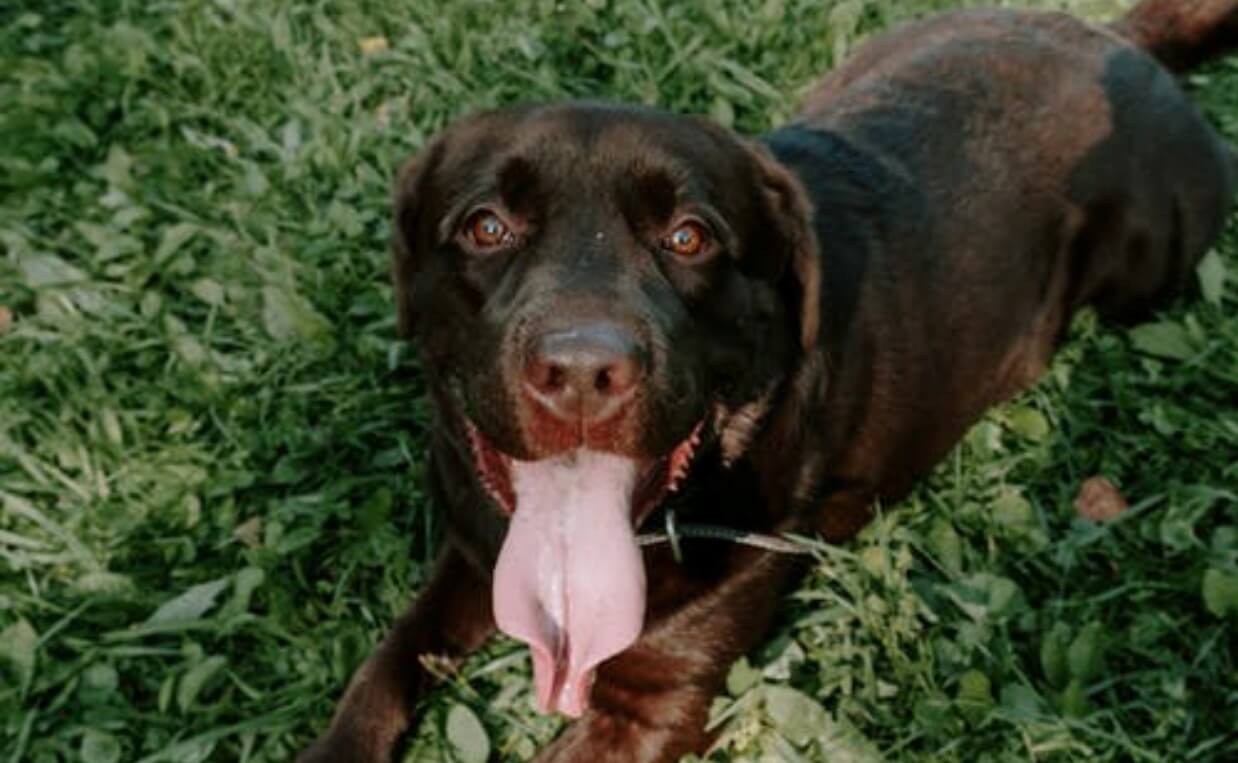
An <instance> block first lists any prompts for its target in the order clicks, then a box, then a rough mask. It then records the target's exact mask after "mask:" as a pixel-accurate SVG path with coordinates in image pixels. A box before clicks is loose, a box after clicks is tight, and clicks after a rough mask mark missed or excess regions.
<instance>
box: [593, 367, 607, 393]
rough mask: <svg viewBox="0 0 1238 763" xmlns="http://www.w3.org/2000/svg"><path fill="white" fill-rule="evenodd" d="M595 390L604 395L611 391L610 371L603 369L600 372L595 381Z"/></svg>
mask: <svg viewBox="0 0 1238 763" xmlns="http://www.w3.org/2000/svg"><path fill="white" fill-rule="evenodd" d="M593 388H594V389H595V390H597V391H598V392H602V393H605V392H606V391H607V390H609V389H610V369H607V368H603V369H602V370H601V371H598V375H597V378H596V379H594V380H593Z"/></svg>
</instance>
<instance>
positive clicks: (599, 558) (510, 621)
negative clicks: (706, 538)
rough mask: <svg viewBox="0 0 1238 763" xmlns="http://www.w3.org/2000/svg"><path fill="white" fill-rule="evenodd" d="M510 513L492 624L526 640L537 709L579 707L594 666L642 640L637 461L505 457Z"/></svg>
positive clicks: (583, 454) (582, 455)
mask: <svg viewBox="0 0 1238 763" xmlns="http://www.w3.org/2000/svg"><path fill="white" fill-rule="evenodd" d="M511 476H512V486H513V488H515V493H516V511H515V513H514V514H513V515H512V520H511V524H510V526H509V527H508V530H507V538H506V539H505V540H504V541H503V548H502V550H501V551H500V552H499V561H498V564H497V565H496V566H495V569H494V617H495V621H496V622H497V623H498V626H499V628H500V629H501V630H502V631H503V632H504V633H507V634H508V635H510V636H512V637H514V638H517V639H520V640H521V641H524V642H526V643H527V644H528V645H529V648H530V650H531V651H532V653H533V680H534V683H535V685H536V688H537V700H538V705H539V706H540V708H541V710H542V712H553V711H555V710H557V711H559V712H561V713H563V714H565V715H569V716H572V717H576V716H579V715H580V714H581V713H583V712H584V711H585V708H586V707H587V706H588V702H589V690H590V688H591V687H592V682H593V673H594V668H595V667H596V666H597V665H598V663H600V662H602V661H603V660H605V659H606V658H608V657H610V656H612V655H615V654H618V653H619V652H621V651H623V650H624V649H626V648H627V647H628V646H630V645H631V644H632V642H634V641H636V639H637V637H639V636H640V632H641V627H642V625H643V624H644V618H645V566H644V563H643V562H642V560H641V554H640V549H639V548H638V547H637V545H636V536H635V533H634V531H633V529H632V491H633V488H634V486H635V483H636V463H635V462H634V461H632V460H631V459H627V458H621V457H619V456H613V455H608V454H603V453H591V452H588V451H577V452H575V453H573V454H570V455H569V456H562V457H557V458H553V459H547V460H544V461H533V462H529V461H523V462H522V461H515V460H513V461H512V462H511Z"/></svg>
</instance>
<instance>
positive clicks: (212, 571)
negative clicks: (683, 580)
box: [0, 0, 1238, 763]
mask: <svg viewBox="0 0 1238 763" xmlns="http://www.w3.org/2000/svg"><path fill="white" fill-rule="evenodd" d="M954 4H955V3H948V2H941V1H940V0H935V1H931V0H910V1H907V2H905V1H904V0H846V1H843V2H832V1H831V0H764V1H763V2H741V1H740V0H728V1H727V2H715V1H714V0H630V1H629V0H587V1H582V2H575V1H573V2H561V1H558V0H508V2H502V3H500V2H484V1H483V0H451V2H446V1H445V0H348V1H344V0H308V1H305V2H301V1H300V0H149V1H145V0H6V2H5V3H4V4H3V6H2V7H0V762H7V761H12V762H13V763H16V761H36V762H37V763H51V762H52V761H78V760H80V761H84V762H85V763H115V762H116V761H144V762H147V763H153V762H154V761H208V760H209V761H252V762H254V763H258V762H260V761H283V760H289V759H290V758H291V756H292V755H293V754H294V753H295V751H296V750H298V749H299V748H300V747H302V746H303V745H304V744H305V743H306V742H308V740H309V739H310V738H311V737H312V736H313V735H314V734H315V732H316V731H317V730H320V729H321V728H322V727H323V726H324V724H325V723H326V721H327V719H328V717H329V713H330V711H331V708H332V706H333V703H334V701H335V700H336V699H338V697H339V695H340V693H341V692H342V689H343V687H344V685H345V683H346V681H347V679H348V677H349V675H350V674H351V672H352V670H353V669H354V668H355V667H356V666H357V664H358V663H359V661H360V660H361V659H363V658H364V656H365V655H366V654H367V653H368V652H369V650H370V649H371V648H372V646H373V645H374V643H375V642H376V640H377V639H379V638H380V637H381V636H382V634H383V633H384V632H385V630H386V629H387V627H388V625H389V624H390V623H391V621H392V620H393V618H394V617H395V616H397V614H398V613H400V612H401V611H402V610H403V609H404V607H405V606H406V604H407V603H408V601H409V600H410V598H411V597H412V596H413V595H414V594H415V592H416V590H417V588H418V586H419V585H420V583H421V581H422V580H423V578H424V575H425V573H426V570H427V565H428V561H429V560H430V559H431V558H432V557H433V553H434V543H435V537H436V523H435V519H434V516H433V514H432V512H431V511H430V507H429V506H428V504H427V499H426V497H425V494H424V493H423V480H422V470H423V468H424V457H425V456H424V449H423V442H424V439H425V435H426V427H427V422H428V413H427V409H426V402H425V401H424V399H423V398H422V397H421V392H422V386H421V382H420V376H419V371H418V367H417V361H416V353H415V351H413V350H412V349H410V348H408V347H406V346H404V345H402V344H401V343H400V342H398V341H397V339H396V337H395V323H394V310H393V308H392V299H391V289H390V287H389V285H388V282H387V260H388V255H387V240H388V236H389V224H388V217H389V214H390V206H389V199H388V189H389V185H390V181H391V178H392V176H393V172H394V170H395V168H396V167H397V166H398V165H399V163H400V162H401V161H402V160H403V159H404V158H406V157H407V156H409V155H411V154H413V153H415V152H416V151H417V150H418V149H419V148H420V147H421V146H422V145H424V143H425V141H426V140H427V138H428V136H430V135H432V134H433V133H434V132H435V131H436V130H437V129H438V128H440V127H442V126H443V125H444V124H446V123H447V122H448V121H450V120H451V119H452V118H454V117H456V116H458V115H460V114H463V113H465V112H468V111H470V110H473V109H476V108H481V107H487V106H493V105H497V104H504V103H511V102H515V101H522V100H546V99H558V98H566V97H591V98H618V99H626V100H633V101H641V102H646V103H652V104H657V105H660V106H664V107H666V108H670V109H674V110H679V111H687V112H706V113H709V114H711V115H712V116H713V117H714V118H715V119H717V120H720V121H722V122H724V123H728V124H733V125H734V126H735V127H736V128H737V129H740V130H743V131H749V132H756V131H760V130H762V129H765V128H767V127H769V126H771V125H773V124H777V123H779V122H781V121H783V120H784V119H786V118H787V117H788V116H789V115H790V114H792V113H793V112H794V108H795V103H796V99H797V94H798V93H801V92H802V91H803V89H804V87H805V86H806V85H807V84H808V83H810V82H811V81H812V79H813V77H814V76H816V75H817V74H819V73H820V72H822V71H824V70H826V69H827V68H829V66H830V65H831V64H832V63H833V62H836V61H838V60H840V59H841V57H843V56H845V55H846V54H847V52H848V50H849V49H850V48H852V47H853V46H854V45H855V44H856V43H857V42H858V41H859V40H861V39H862V38H863V37H864V36H865V35H867V34H870V33H871V32H873V31H875V30H877V29H879V28H881V27H883V26H885V25H887V24H890V23H894V22H896V21H898V20H900V19H905V18H909V17H913V16H915V15H917V14H919V13H922V12H924V11H926V10H929V9H931V8H935V7H945V6H948V5H954ZM1024 4H1027V5H1041V6H1042V7H1047V6H1049V5H1052V6H1054V7H1070V8H1072V9H1073V10H1076V11H1077V12H1080V13H1084V14H1089V15H1093V16H1097V17H1107V16H1109V15H1111V14H1112V13H1114V12H1115V10H1116V9H1117V8H1118V7H1120V6H1121V5H1122V4H1123V3H1121V2H1118V1H1117V0H1073V1H1070V0H1067V1H1065V2H1057V3H1046V2H1042V3H1039V4H1037V3H1033V2H1028V3H1024ZM1190 86H1191V89H1192V90H1193V92H1194V93H1195V95H1196V97H1197V99H1198V101H1199V102H1200V103H1201V104H1203V106H1204V107H1205V109H1206V111H1207V113H1208V114H1209V115H1210V117H1211V118H1212V120H1213V121H1214V123H1216V124H1217V125H1219V126H1220V127H1221V129H1222V130H1224V131H1225V132H1226V133H1227V134H1228V135H1229V136H1230V137H1231V138H1232V139H1235V140H1238V58H1235V59H1234V60H1232V61H1228V62H1222V63H1219V64H1216V65H1214V66H1212V67H1211V68H1209V69H1207V70H1205V71H1202V72H1200V73H1198V74H1196V75H1194V76H1193V77H1192V78H1191V80H1190ZM1227 275H1228V278H1227ZM1198 280H1199V283H1198V288H1197V289H1196V293H1194V294H1189V295H1185V296H1184V297H1183V298H1182V299H1181V300H1180V301H1178V302H1177V303H1175V304H1174V305H1171V306H1169V307H1168V308H1167V309H1166V310H1165V311H1164V312H1163V313H1161V314H1159V315H1157V316H1154V317H1151V318H1150V319H1149V322H1148V323H1145V324H1142V325H1139V326H1136V327H1133V328H1131V327H1115V326H1106V325H1102V324H1100V323H1098V322H1097V321H1096V320H1095V318H1094V316H1091V315H1087V314H1085V315H1083V316H1081V317H1080V319H1079V320H1077V321H1076V323H1075V325H1074V326H1073V328H1072V332H1071V340H1070V342H1069V344H1068V345H1067V346H1066V347H1065V348H1064V349H1063V351H1062V352H1061V353H1060V355H1059V356H1058V359H1057V360H1056V362H1055V363H1054V365H1053V367H1052V369H1051V371H1050V372H1049V373H1048V374H1047V376H1046V377H1045V379H1044V380H1043V381H1042V383H1040V384H1039V385H1038V386H1037V387H1036V388H1035V389H1034V390H1032V391H1031V392H1029V393H1028V394H1026V395H1024V396H1023V397H1021V398H1020V399H1018V400H1016V401H1013V402H1012V403H1010V404H1008V405H1006V406H1003V407H1002V408H1000V409H998V410H995V411H994V412H992V414H991V415H989V416H988V417H987V418H986V419H985V420H983V421H982V422H980V423H978V424H977V425H976V426H975V428H974V429H973V430H972V432H971V433H970V434H969V436H968V437H967V439H966V441H965V442H964V443H963V444H962V445H961V446H960V447H958V448H957V449H956V450H955V452H954V453H953V454H952V455H951V457H950V458H949V459H948V460H947V462H946V463H944V464H943V465H942V466H941V468H939V469H938V470H937V472H936V473H935V475H934V476H933V477H932V479H930V480H929V481H928V482H927V483H926V484H924V485H923V486H922V487H921V488H920V489H919V490H918V491H917V492H916V493H915V494H914V495H912V496H911V497H909V498H908V499H907V500H905V501H903V502H902V503H901V504H900V505H898V506H889V507H886V508H885V511H884V512H883V513H882V515H881V516H880V518H879V519H878V520H877V521H876V522H875V523H874V524H873V525H872V526H871V527H870V528H869V529H868V530H867V531H866V532H865V533H864V535H863V536H862V537H861V538H859V539H858V540H856V541H855V542H852V543H849V544H847V545H845V546H842V547H836V548H834V547H825V546H821V547H820V549H819V555H818V563H817V565H816V566H815V571H814V573H813V574H812V575H811V577H810V578H809V579H808V580H806V581H805V583H804V584H803V585H802V587H801V588H800V589H799V590H798V591H797V592H796V593H795V594H794V595H791V596H789V597H788V598H787V600H786V603H785V605H784V606H783V608H782V617H781V619H780V622H779V626H778V629H777V632H776V633H775V634H773V635H772V636H771V638H770V639H769V640H768V642H767V643H766V644H765V645H764V646H763V647H762V649H761V650H760V651H759V652H758V653H756V654H753V655H751V657H750V658H749V659H748V660H745V661H743V662H741V663H740V664H738V665H737V666H736V667H735V668H734V669H733V670H732V672H731V675H730V680H729V681H728V692H727V695H726V696H724V697H720V698H718V700H717V701H716V707H715V721H716V723H718V724H720V726H721V727H722V728H723V729H724V731H723V735H722V737H721V740H720V743H719V746H718V750H717V751H716V753H715V754H713V755H712V756H711V758H710V759H711V760H734V761H741V760H742V761H758V760H761V761H767V760H768V761H796V760H804V761H819V760H824V759H827V758H828V759H829V760H831V761H848V760H877V759H888V760H931V761H952V760H959V761H977V760H979V761H997V760H1029V759H1035V760H1084V759H1086V760H1115V761H1119V760H1120V761H1132V760H1139V761H1143V760H1183V761H1186V760H1189V761H1206V760H1234V759H1238V665H1236V664H1235V657H1236V655H1238V650H1236V649H1235V636H1234V627H1235V624H1236V622H1238V310H1236V309H1235V308H1236V307H1238V285H1236V284H1238V217H1236V218H1235V224H1234V225H1232V226H1231V229H1230V231H1229V232H1228V233H1227V234H1226V236H1225V238H1224V239H1223V240H1222V242H1221V244H1220V246H1219V247H1218V249H1217V250H1216V251H1215V252H1214V253H1212V254H1210V255H1209V257H1208V259H1207V260H1206V261H1205V263H1204V265H1203V266H1202V267H1201V269H1200V271H1199V279H1198ZM1094 476H1103V477H1105V478H1107V479H1108V480H1110V481H1111V482H1112V483H1113V484H1115V485H1116V486H1118V489H1119V490H1120V491H1121V493H1122V494H1123V495H1124V496H1125V500H1126V502H1127V503H1128V504H1129V505H1128V506H1126V508H1125V509H1124V510H1122V511H1121V512H1120V513H1119V514H1118V516H1117V517H1116V519H1112V520H1110V521H1103V522H1097V521H1092V520H1089V519H1087V518H1084V517H1081V516H1080V512H1079V510H1078V509H1077V508H1076V505H1075V503H1076V500H1075V499H1076V496H1077V494H1078V492H1079V490H1080V487H1081V485H1082V484H1083V483H1084V481H1085V480H1087V479H1088V478H1091V477H1094ZM1113 508H1119V509H1120V508H1122V506H1121V504H1114V505H1113ZM442 669H443V673H444V676H445V678H446V679H447V680H446V681H445V686H444V688H443V689H442V690H440V691H439V692H437V693H436V694H435V695H434V697H433V698H432V699H431V700H430V701H429V702H428V703H427V707H426V708H425V709H426V712H425V714H424V716H423V721H422V722H421V724H420V727H419V730H418V732H417V734H416V736H415V738H414V739H413V740H412V742H411V744H410V749H409V752H408V755H407V760H409V761H436V760H455V761H461V763H479V762H480V761H484V760H486V756H487V751H489V755H490V759H492V760H524V759H527V758H529V757H530V756H531V754H532V753H533V751H534V750H535V748H536V746H537V745H538V744H539V743H541V742H544V741H545V740H546V739H548V738H550V737H551V736H553V734H554V733H555V731H556V729H557V728H558V726H557V721H554V720H552V719H549V718H545V717H541V716H538V715H537V714H536V713H535V712H534V711H533V709H532V701H531V693H530V690H529V668H528V663H527V659H526V655H525V652H524V651H523V650H522V649H519V648H517V647H516V645H515V644H514V643H512V642H510V641H495V642H494V643H493V644H492V645H491V646H490V647H488V648H487V650H486V651H485V652H484V653H483V654H481V655H479V656H478V657H477V658H476V659H474V660H471V661H470V662H468V663H467V664H465V665H464V666H462V667H460V668H458V669H451V668H448V667H447V666H443V668H442Z"/></svg>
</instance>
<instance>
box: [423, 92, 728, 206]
mask: <svg viewBox="0 0 1238 763" xmlns="http://www.w3.org/2000/svg"><path fill="white" fill-rule="evenodd" d="M445 142H446V147H447V158H446V160H445V164H447V165H451V166H452V169H453V173H454V174H455V175H456V176H460V175H465V176H473V177H474V179H480V178H479V176H486V175H496V174H498V173H500V172H502V171H503V169H504V168H505V167H507V166H510V165H511V164H512V163H513V162H518V163H520V164H522V165H523V166H527V167H528V168H529V169H530V170H531V171H532V172H533V173H535V174H536V175H538V176H539V177H540V178H542V179H544V180H548V181H550V182H552V183H553V184H555V185H556V186H557V187H559V188H561V189H562V190H564V191H568V190H571V191H578V190H583V189H582V188H581V186H590V187H594V188H597V187H598V186H599V185H600V184H604V183H608V182H614V181H622V180H624V179H627V178H629V177H632V176H640V175H648V174H653V173H661V174H664V175H666V176H668V177H670V178H671V179H672V180H674V181H676V182H684V181H686V180H688V179H689V178H691V179H692V180H694V181H695V183H694V184H700V185H704V186H706V187H707V188H708V187H713V186H717V187H722V186H725V185H726V184H727V180H728V179H729V178H732V177H733V176H734V175H735V173H736V172H738V171H740V170H741V169H742V167H743V166H744V164H743V158H744V156H745V152H744V150H743V148H742V146H741V144H740V143H739V141H738V140H736V139H735V138H734V137H732V136H730V135H729V134H727V133H726V132H725V131H724V130H723V129H722V128H720V127H718V126H716V125H713V124H711V123H708V122H706V121H705V120H704V119H701V118H698V117H689V116H684V115H679V114H672V113H668V112H662V111H658V110H656V109H650V108H642V107H632V106H626V105H624V106H620V105H610V104H591V103H569V104H559V105H555V106H546V107H518V108H512V109H505V110H499V111H495V112H489V113H487V114H483V115H479V116H478V117H475V118H473V119H472V120H469V121H466V122H464V123H462V124H459V125H457V126H456V127H455V128H453V129H452V130H450V131H449V132H448V134H447V139H446V141H445Z"/></svg>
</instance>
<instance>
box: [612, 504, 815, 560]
mask: <svg viewBox="0 0 1238 763" xmlns="http://www.w3.org/2000/svg"><path fill="white" fill-rule="evenodd" d="M680 538H704V539H707V540H724V541H728V542H730V543H739V544H742V545H745V546H752V547H754V548H760V549H764V550H766V551H773V552H775V553H778V554H799V555H807V554H811V553H812V549H811V548H809V547H808V546H807V545H806V544H804V543H801V542H799V541H795V540H791V539H789V538H779V537H777V536H774V535H765V534H762V533H754V532H748V531H747V530H736V529H735V528H733V527H723V526H721V525H701V524H683V525H681V524H679V523H677V522H676V521H675V511H674V509H667V510H666V530H665V531H664V532H653V533H641V534H640V535H637V536H636V544H637V545H638V546H653V545H656V544H658V543H670V544H671V553H672V554H673V555H674V556H675V561H677V562H682V561H683V552H682V550H681V549H680V546H679V539H680Z"/></svg>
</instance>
